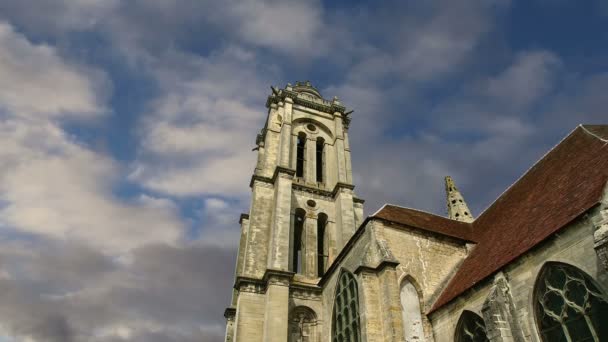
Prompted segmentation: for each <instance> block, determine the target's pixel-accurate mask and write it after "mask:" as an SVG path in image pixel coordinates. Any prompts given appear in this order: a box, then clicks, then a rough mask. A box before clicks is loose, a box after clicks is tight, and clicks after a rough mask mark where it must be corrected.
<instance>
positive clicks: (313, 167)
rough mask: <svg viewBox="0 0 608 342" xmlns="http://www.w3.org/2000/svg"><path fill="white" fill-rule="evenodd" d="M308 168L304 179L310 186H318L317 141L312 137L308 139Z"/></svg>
mask: <svg viewBox="0 0 608 342" xmlns="http://www.w3.org/2000/svg"><path fill="white" fill-rule="evenodd" d="M305 153H306V163H305V165H304V167H305V168H306V170H305V173H304V179H305V180H306V183H309V184H310V185H313V186H316V185H317V141H316V140H315V139H314V138H313V137H311V136H307V137H306V152H305Z"/></svg>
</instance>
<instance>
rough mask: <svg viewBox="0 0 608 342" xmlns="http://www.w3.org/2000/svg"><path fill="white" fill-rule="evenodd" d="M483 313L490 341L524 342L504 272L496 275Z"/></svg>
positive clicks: (482, 310)
mask: <svg viewBox="0 0 608 342" xmlns="http://www.w3.org/2000/svg"><path fill="white" fill-rule="evenodd" d="M481 312H482V314H483V320H484V322H485V324H486V330H487V333H488V339H489V340H490V341H492V342H520V341H524V337H523V335H522V332H521V328H520V325H519V322H518V321H517V313H516V311H515V306H514V304H513V298H512V297H511V292H510V289H509V284H508V282H507V279H506V278H505V276H504V274H503V273H502V272H500V273H498V274H497V275H496V277H495V279H494V285H492V288H491V289H490V294H489V295H488V298H487V299H486V301H485V302H484V304H483V307H482V309H481Z"/></svg>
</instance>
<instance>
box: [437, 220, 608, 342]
mask: <svg viewBox="0 0 608 342" xmlns="http://www.w3.org/2000/svg"><path fill="white" fill-rule="evenodd" d="M597 214H598V209H595V210H593V211H592V212H591V213H590V217H589V218H581V219H579V220H577V221H576V222H574V223H573V224H571V225H569V226H568V227H565V228H564V229H562V230H561V231H560V232H558V233H557V234H555V235H553V236H552V237H551V238H549V239H548V240H547V241H545V242H543V243H541V244H540V245H539V246H537V247H536V248H534V249H533V250H531V251H529V252H528V253H526V254H525V255H523V256H521V257H519V258H518V259H517V260H515V261H514V262H512V263H510V264H509V265H508V266H506V267H504V268H503V269H502V270H501V272H500V273H499V274H498V275H497V276H496V277H494V279H487V280H485V281H482V282H481V283H480V284H478V285H477V286H475V287H473V288H472V289H471V290H469V291H468V292H466V293H465V294H463V295H461V296H460V297H458V298H456V299H455V300H454V301H452V302H451V303H448V304H447V305H445V306H444V307H443V308H441V309H440V310H438V311H437V312H435V313H433V314H432V315H431V316H430V318H431V322H432V326H433V333H434V336H435V341H436V342H442V341H446V342H447V341H453V338H454V332H455V329H456V324H457V322H458V319H459V318H460V315H461V313H462V311H463V310H470V311H473V312H475V313H477V314H479V315H480V316H481V317H484V319H485V321H486V322H485V323H486V326H487V327H488V328H489V329H488V334H489V336H490V337H491V341H521V340H523V341H540V339H539V335H538V331H537V328H536V325H535V317H534V313H533V304H534V302H533V300H534V293H533V290H534V286H535V282H536V279H537V276H538V274H539V272H540V270H541V268H542V267H543V265H544V264H545V263H547V262H549V261H558V262H563V263H566V264H570V265H573V266H575V267H577V268H579V269H581V270H582V271H584V272H586V273H587V274H588V275H589V276H591V277H592V278H594V279H595V280H596V281H597V282H598V283H599V285H600V286H602V287H603V289H604V291H606V289H608V274H607V272H606V270H604V269H603V268H602V267H601V266H600V264H599V260H598V257H597V255H596V252H595V250H594V249H593V245H594V241H593V232H594V229H595V228H594V225H593V221H594V220H593V216H596V215H597ZM499 290H502V294H501V293H500V292H497V291H499ZM497 295H499V296H498V298H497V297H496V296H497ZM501 296H502V298H501ZM509 296H510V298H509ZM505 298H506V299H505ZM496 300H499V301H504V300H506V301H511V302H512V306H513V308H511V309H510V310H509V309H508V308H507V309H505V308H504V307H503V309H502V311H501V309H500V307H497V306H496V305H494V303H492V301H496ZM507 304H508V303H507ZM509 311H510V312H509ZM496 317H498V318H501V319H504V320H503V324H502V325H500V324H497V322H493V320H494V318H496ZM496 327H499V328H500V327H502V328H504V329H512V331H496V329H495V328H496ZM510 327H515V328H510ZM498 330H500V329H498Z"/></svg>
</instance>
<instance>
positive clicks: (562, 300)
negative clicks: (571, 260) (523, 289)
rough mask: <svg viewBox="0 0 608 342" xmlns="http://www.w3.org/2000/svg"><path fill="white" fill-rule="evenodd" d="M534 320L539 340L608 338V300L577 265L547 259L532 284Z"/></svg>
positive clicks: (596, 339)
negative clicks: (538, 332)
mask: <svg viewBox="0 0 608 342" xmlns="http://www.w3.org/2000/svg"><path fill="white" fill-rule="evenodd" d="M534 293H535V301H534V304H535V308H534V311H535V315H536V322H537V324H538V328H539V331H540V335H541V339H542V340H543V341H551V342H560V341H564V342H579V341H595V342H599V341H608V324H607V323H606V322H608V321H607V319H608V302H607V300H606V296H605V294H603V293H602V292H601V290H600V289H599V288H598V287H597V286H596V285H595V284H594V282H593V280H592V279H591V278H590V277H589V276H588V275H586V274H585V273H583V272H582V271H580V270H579V269H577V268H575V267H573V266H570V265H567V264H563V263H548V264H546V265H545V267H543V269H542V270H541V273H540V274H539V277H538V280H537V281H536V286H535V292H534Z"/></svg>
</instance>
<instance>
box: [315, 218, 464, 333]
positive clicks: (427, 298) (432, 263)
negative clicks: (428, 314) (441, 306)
mask: <svg viewBox="0 0 608 342" xmlns="http://www.w3.org/2000/svg"><path fill="white" fill-rule="evenodd" d="M465 256H466V247H465V242H464V241H458V240H454V239H450V238H444V237H441V236H436V235H432V234H430V233H425V232H422V231H419V230H415V229H409V228H406V227H398V226H392V225H388V224H387V223H385V222H383V221H378V220H372V221H370V222H368V224H367V226H366V228H365V231H364V233H363V234H362V236H361V237H359V239H358V240H357V242H356V243H355V244H354V246H353V247H352V249H351V250H350V252H349V253H348V254H347V255H346V256H345V257H344V259H343V260H342V261H341V262H340V265H339V266H338V268H337V269H336V270H335V271H334V273H333V274H332V276H331V278H329V280H328V281H327V283H326V284H325V286H324V289H323V303H324V308H323V312H324V317H326V318H327V320H328V321H327V322H326V327H325V329H324V332H325V333H324V336H327V337H328V338H329V337H330V336H331V317H332V316H331V314H332V310H333V305H334V292H335V286H336V281H337V277H338V276H339V273H340V272H339V270H340V269H341V268H345V269H346V270H349V271H350V272H353V273H354V274H356V278H357V281H358V283H359V300H360V308H359V309H360V317H361V325H362V335H363V336H364V338H366V340H367V341H403V340H404V331H403V318H402V310H401V303H400V297H399V296H400V284H401V282H402V281H403V279H405V278H407V279H408V280H409V281H411V282H412V283H414V284H416V286H417V287H418V290H419V295H420V296H421V307H422V309H423V310H425V308H426V309H428V307H429V306H430V304H431V302H432V299H433V298H434V297H435V296H436V295H437V293H438V292H439V290H440V289H441V288H442V286H443V285H444V284H445V282H446V281H447V279H448V277H449V276H450V275H451V274H452V272H453V271H454V269H455V267H456V266H457V265H458V264H459V263H460V262H461V261H462V260H463V258H464V257H465ZM423 317H424V315H423ZM423 324H424V332H425V336H421V338H424V340H426V341H433V336H432V330H431V327H430V322H429V321H428V320H426V318H424V319H423ZM328 341H329V339H328Z"/></svg>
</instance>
